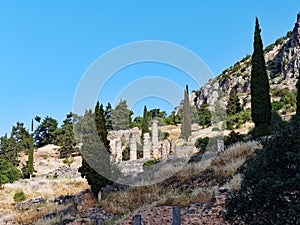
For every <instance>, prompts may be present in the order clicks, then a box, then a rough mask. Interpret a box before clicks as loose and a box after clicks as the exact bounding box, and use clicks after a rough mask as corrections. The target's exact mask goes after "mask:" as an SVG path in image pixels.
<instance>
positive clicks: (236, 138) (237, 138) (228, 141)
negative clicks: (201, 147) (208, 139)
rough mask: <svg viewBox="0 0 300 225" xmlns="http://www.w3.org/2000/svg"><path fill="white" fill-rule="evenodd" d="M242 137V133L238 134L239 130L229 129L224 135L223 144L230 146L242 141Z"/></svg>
mask: <svg viewBox="0 0 300 225" xmlns="http://www.w3.org/2000/svg"><path fill="white" fill-rule="evenodd" d="M244 137H245V135H244V134H240V133H239V132H235V131H231V132H230V133H229V135H228V136H225V137H224V145H225V146H230V145H232V144H234V143H237V142H243V141H244Z"/></svg>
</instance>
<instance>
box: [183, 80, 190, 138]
mask: <svg viewBox="0 0 300 225" xmlns="http://www.w3.org/2000/svg"><path fill="white" fill-rule="evenodd" d="M190 110H191V108H190V103H189V93H188V86H187V85H186V89H185V91H184V100H183V114H182V122H181V136H182V138H183V139H184V140H185V141H187V140H188V138H189V137H190V136H191V133H192V128H191V126H192V122H191V111H190Z"/></svg>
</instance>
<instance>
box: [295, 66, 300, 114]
mask: <svg viewBox="0 0 300 225" xmlns="http://www.w3.org/2000/svg"><path fill="white" fill-rule="evenodd" d="M296 116H297V117H298V118H300V68H299V75H298V81H297V110H296Z"/></svg>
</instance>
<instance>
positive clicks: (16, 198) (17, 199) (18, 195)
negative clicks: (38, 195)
mask: <svg viewBox="0 0 300 225" xmlns="http://www.w3.org/2000/svg"><path fill="white" fill-rule="evenodd" d="M25 200H26V195H25V193H24V192H23V191H17V192H16V193H15V194H14V201H15V202H23V201H25Z"/></svg>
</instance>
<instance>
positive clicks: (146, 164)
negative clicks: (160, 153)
mask: <svg viewBox="0 0 300 225" xmlns="http://www.w3.org/2000/svg"><path fill="white" fill-rule="evenodd" d="M159 162H160V160H159V159H151V160H148V161H146V162H144V164H143V168H144V169H150V168H152V167H153V166H154V164H156V163H159Z"/></svg>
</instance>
